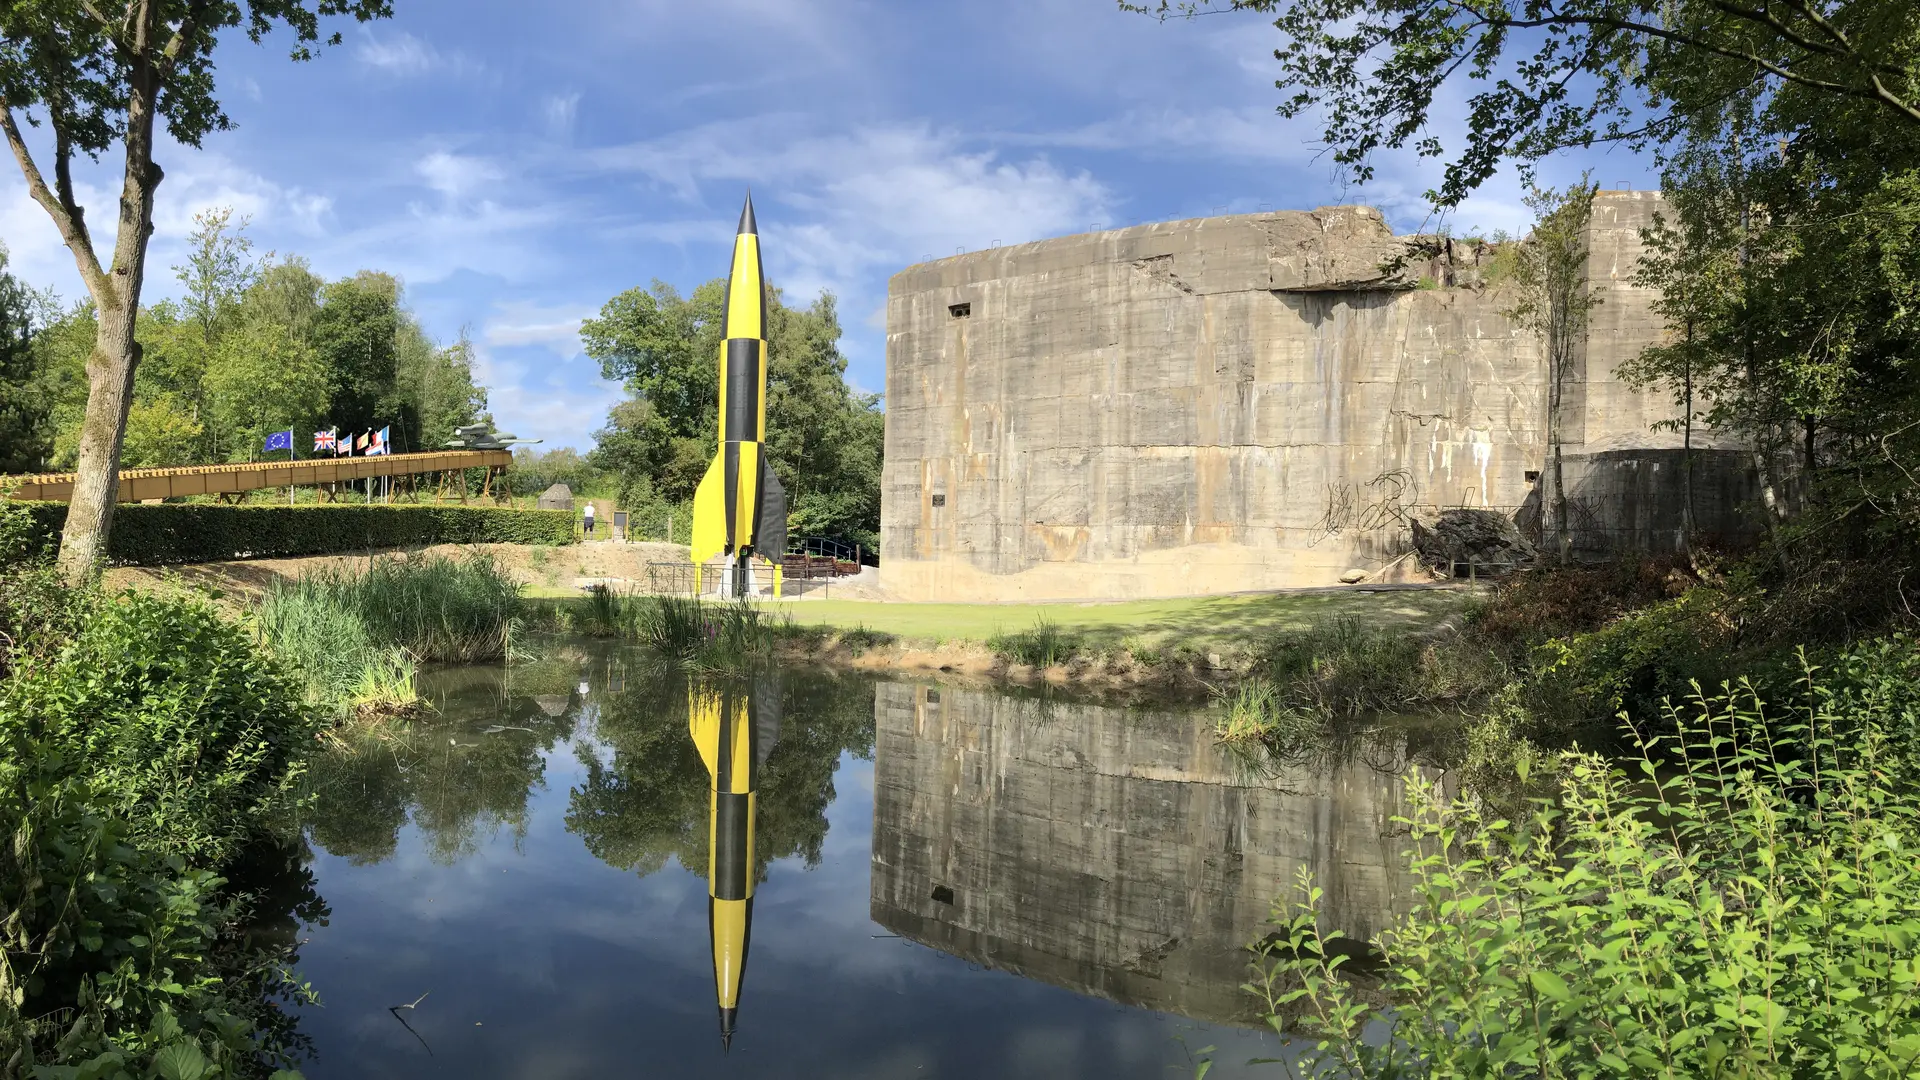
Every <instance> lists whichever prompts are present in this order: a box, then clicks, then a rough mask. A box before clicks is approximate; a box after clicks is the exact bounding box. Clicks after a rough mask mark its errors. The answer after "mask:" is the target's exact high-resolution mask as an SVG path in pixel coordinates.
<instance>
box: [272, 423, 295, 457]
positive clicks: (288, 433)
mask: <svg viewBox="0 0 1920 1080" xmlns="http://www.w3.org/2000/svg"><path fill="white" fill-rule="evenodd" d="M267 449H269V450H286V451H289V452H291V451H292V450H293V429H292V428H288V429H287V430H285V431H276V432H274V433H273V434H271V435H269V436H267Z"/></svg>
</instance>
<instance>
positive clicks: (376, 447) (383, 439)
mask: <svg viewBox="0 0 1920 1080" xmlns="http://www.w3.org/2000/svg"><path fill="white" fill-rule="evenodd" d="M368 453H373V454H391V453H393V444H392V443H390V442H388V441H387V429H386V428H381V429H380V430H379V431H376V432H374V433H373V449H372V450H370V451H368Z"/></svg>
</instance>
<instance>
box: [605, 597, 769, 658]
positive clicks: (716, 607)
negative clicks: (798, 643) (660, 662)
mask: <svg viewBox="0 0 1920 1080" xmlns="http://www.w3.org/2000/svg"><path fill="white" fill-rule="evenodd" d="M571 623H572V628H573V629H576V630H579V631H581V632H583V633H587V634H593V635H596V636H601V637H618V638H625V639H627V640H629V641H634V642H638V643H639V644H641V645H644V646H646V647H647V648H648V649H649V650H651V651H652V652H654V653H656V654H658V655H660V656H661V657H664V658H666V659H669V660H673V661H676V662H679V663H683V664H687V665H690V666H694V667H730V666H735V665H736V664H737V663H738V662H744V661H749V660H755V659H761V658H764V657H766V656H767V655H768V654H769V653H770V652H771V651H772V649H773V642H774V639H775V638H776V637H777V636H778V635H779V633H780V630H781V628H782V623H781V621H780V620H778V619H775V618H773V617H771V616H769V615H768V614H767V613H766V611H765V610H764V609H762V608H761V607H759V606H757V605H755V604H752V603H749V602H747V601H744V600H734V601H726V602H722V603H708V602H705V601H701V600H698V599H695V598H693V597H688V596H641V595H635V594H632V593H618V592H615V591H613V590H611V589H607V588H604V587H602V588H596V589H593V590H592V591H591V592H589V593H588V594H587V598H586V601H585V603H584V604H582V605H580V606H578V607H576V608H574V609H573V616H572V619H571Z"/></svg>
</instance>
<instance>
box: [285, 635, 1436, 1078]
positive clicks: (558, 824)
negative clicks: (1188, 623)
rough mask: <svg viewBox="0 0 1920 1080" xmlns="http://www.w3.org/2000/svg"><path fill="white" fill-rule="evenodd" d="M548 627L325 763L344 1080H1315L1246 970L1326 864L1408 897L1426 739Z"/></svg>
mask: <svg viewBox="0 0 1920 1080" xmlns="http://www.w3.org/2000/svg"><path fill="white" fill-rule="evenodd" d="M546 652H547V655H546V656H545V658H544V659H542V660H539V661H536V662H531V663H526V664H518V665H514V666H513V667H512V668H511V669H506V668H501V667H492V668H462V669H454V670H448V671H443V672H438V673H436V674H435V675H434V676H432V678H431V680H430V682H429V685H428V686H427V690H428V694H429V696H430V697H431V698H432V699H433V700H434V701H435V702H436V704H437V707H438V710H439V711H438V713H437V714H436V715H435V716H433V717H432V718H430V719H428V720H426V721H422V722H420V723H418V724H416V725H415V726H414V728H413V730H412V731H411V732H409V733H408V734H407V735H406V736H404V737H402V738H396V739H388V740H383V741H371V740H369V741H366V742H364V743H361V744H357V745H355V746H354V747H353V748H351V749H342V750H337V751H334V752H332V753H330V754H328V755H326V756H325V757H323V758H322V759H321V760H320V761H319V762H317V764H316V766H315V769H314V772H313V775H312V779H311V782H312V785H313V788H314V791H315V798H314V800H313V806H312V809H311V811H310V815H309V821H308V825H307V830H306V832H307V839H308V843H309V845H310V847H311V850H312V860H311V864H310V866H309V867H308V869H309V871H310V872H311V875H312V880H313V887H314V889H315V890H317V892H318V894H319V896H320V897H323V898H324V915H322V914H320V913H319V911H320V909H319V908H317V907H316V906H313V905H310V907H309V910H308V911H307V912H306V914H307V921H306V922H305V924H304V926H303V927H302V928H301V929H300V930H299V933H300V934H301V937H302V938H303V943H302V945H301V946H300V949H299V961H298V969H299V971H300V973H301V975H302V976H303V977H304V978H305V979H306V980H307V981H308V982H309V983H310V984H311V985H312V987H313V988H314V990H315V991H316V992H317V993H318V994H319V996H320V1000H321V1003H320V1004H319V1005H318V1006H305V1007H302V1008H300V1009H299V1010H298V1015H297V1023H298V1026H299V1030H300V1032H301V1033H302V1035H303V1037H304V1039H305V1040H307V1041H308V1042H309V1046H310V1057H309V1060H307V1062H306V1063H305V1064H304V1065H303V1069H304V1071H305V1072H306V1074H307V1075H308V1076H309V1077H312V1078H315V1080H324V1078H332V1077H340V1078H344V1077H412V1076H423V1075H446V1076H459V1077H475V1078H491V1077H501V1078H505V1077H601V1076H611V1075H672V1076H676V1077H680V1076H687V1077H698V1076H749V1075H750V1076H755V1077H779V1076H835V1077H865V1076H872V1077H908V1076H910V1077H941V1076H947V1077H975V1076H996V1077H1022V1076H1034V1077H1039V1076H1046V1077H1079V1076H1085V1077H1172V1076H1192V1075H1193V1072H1194V1068H1195V1066H1196V1064H1197V1063H1198V1062H1199V1060H1200V1059H1201V1058H1202V1057H1203V1056H1210V1057H1212V1058H1213V1059H1214V1060H1215V1064H1214V1067H1213V1071H1212V1072H1211V1073H1210V1074H1209V1075H1211V1076H1214V1077H1219V1076H1235V1075H1280V1074H1283V1073H1284V1070H1282V1069H1279V1068H1278V1067H1277V1066H1263V1065H1248V1064H1247V1063H1248V1061H1249V1059H1252V1058H1262V1057H1274V1056H1282V1055H1283V1054H1284V1052H1285V1048H1284V1047H1283V1046H1281V1045H1280V1043H1279V1040H1278V1039H1277V1038H1276V1037H1275V1036H1273V1035H1272V1034H1271V1033H1270V1032H1267V1031H1265V1030H1264V1029H1263V1028H1262V1027H1261V1026H1260V1018H1259V1016H1258V1013H1257V1012H1256V1010H1255V1007H1254V1006H1255V1004H1256V1003H1255V1001H1254V999H1253V998H1252V997H1251V996H1250V995H1248V994H1247V993H1246V992H1244V991H1243V990H1241V989H1240V986H1241V984H1242V983H1243V982H1244V981H1245V980H1246V978H1247V975H1248V970H1247V961H1248V959H1249V954H1248V953H1247V952H1246V950H1245V946H1246V944H1247V943H1248V942H1250V941H1253V940H1255V939H1257V938H1258V937H1260V936H1261V935H1262V934H1263V933H1264V932H1265V930H1264V925H1263V924H1264V923H1265V920H1266V918H1267V914H1268V910H1269V906H1270V903H1271V901H1272V900H1273V898H1274V897H1275V896H1276V895H1278V894H1281V893H1283V892H1285V891H1286V889H1287V888H1288V887H1289V886H1290V885H1291V883H1292V882H1293V881H1294V880H1295V877H1296V874H1297V872H1298V871H1299V869H1300V868H1301V867H1303V866H1304V867H1311V868H1312V869H1313V871H1314V872H1315V874H1316V875H1317V876H1318V877H1319V879H1320V882H1321V883H1322V884H1323V885H1324V886H1325V887H1326V889H1327V890H1328V895H1329V898H1330V902H1331V904H1332V907H1333V910H1334V911H1335V912H1336V913H1337V914H1338V915H1340V916H1341V917H1342V919H1341V921H1342V922H1343V923H1344V924H1345V927H1346V928H1347V929H1349V930H1352V931H1354V932H1358V933H1362V934H1365V933H1370V932H1372V931H1373V930H1374V929H1376V928H1377V927H1378V926H1380V925H1381V923H1382V922H1383V921H1385V920H1387V919H1389V918H1390V917H1391V914H1392V912H1393V911H1394V910H1395V909H1396V908H1397V907H1398V906H1400V905H1401V904H1402V903H1403V902H1404V899H1405V881H1404V878H1403V876H1402V875H1401V874H1400V873H1398V872H1396V869H1395V868H1397V867H1398V866H1400V865H1401V862H1402V860H1401V858H1400V856H1399V854H1398V852H1399V851H1400V849H1401V847H1402V846H1403V844H1402V841H1401V840H1400V839H1398V838H1396V837H1395V836H1394V835H1393V833H1394V830H1393V828H1392V826H1391V825H1390V818H1391V816H1392V814H1393V813H1394V810H1395V807H1396V806H1397V800H1398V796H1399V791H1400V781H1399V779H1398V775H1399V771H1400V769H1401V767H1402V763H1401V762H1399V761H1395V760H1386V761H1374V762H1367V761H1355V762H1351V763H1348V764H1345V765H1342V766H1340V767H1338V768H1323V769H1316V770H1305V771H1303V770H1294V771H1290V772H1289V771H1283V772H1281V773H1279V774H1278V775H1270V774H1269V773H1268V771H1267V770H1263V769H1254V768H1250V767H1248V766H1247V765H1246V764H1245V763H1244V762H1242V761H1239V760H1237V759H1236V758H1235V757H1234V756H1232V755H1230V754H1226V753H1223V752H1222V751H1221V750H1220V749H1219V748H1218V747H1217V746H1216V745H1215V743H1214V740H1213V738H1212V731H1211V721H1210V719H1209V717H1207V716H1206V715H1205V714H1204V713H1202V712H1201V711H1198V710H1186V711H1181V710H1159V709H1139V708H1132V709H1127V708H1116V707H1107V706H1101V705H1093V704H1079V703H1070V702H1064V701H1060V700H1047V699H1042V698H1036V697H1033V696H1022V695H1015V694H1010V693H1004V692H999V691H993V690H983V689H965V688H960V687H955V686H940V685H937V684H934V683H931V682H927V681H912V680H897V681H887V680H880V681H875V680H872V679H868V678H864V677H860V678H856V677H852V676H840V677H836V676H833V675H828V674H824V673H818V672H793V671H790V672H782V673H771V674H765V675H761V676H760V677H758V678H756V679H753V680H748V681H744V682H739V683H706V682H698V681H696V682H693V683H689V681H688V680H687V679H686V678H685V677H683V676H667V675H662V674H660V673H658V671H657V670H655V669H652V668H650V667H649V666H648V665H647V664H646V663H645V661H644V660H643V659H642V658H641V657H640V656H639V655H638V654H636V653H633V652H630V651H627V650H625V649H623V648H619V647H612V646H606V645H597V644H590V643H584V642H558V643H554V644H552V645H551V646H550V647H549V648H548V649H547V651H546ZM690 714H691V715H690ZM694 733H699V734H700V736H701V738H700V742H701V743H702V744H703V745H696V739H695V738H694V737H693V736H694ZM710 763H711V764H710ZM716 784H719V785H720V786H721V787H722V789H723V795H721V796H715V795H714V794H713V790H714V787H715V785H716ZM748 791H751V793H752V795H751V801H750V802H749V801H748V800H747V798H746V796H745V793H746V792H748ZM735 795H738V796H740V797H739V798H737V799H736V798H733V796H735ZM747 897H750V899H748V898H747ZM1209 1047H1211V1048H1213V1049H1212V1051H1211V1053H1210V1054H1203V1050H1204V1049H1205V1048H1209Z"/></svg>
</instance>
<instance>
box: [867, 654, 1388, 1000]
mask: <svg viewBox="0 0 1920 1080" xmlns="http://www.w3.org/2000/svg"><path fill="white" fill-rule="evenodd" d="M1036 710H1044V711H1043V712H1042V711H1036ZM874 720H875V728H876V733H875V749H874V810H873V820H874V825H873V874H872V897H871V900H872V914H873V918H874V920H875V921H877V922H879V923H880V924H881V925H883V926H886V927H888V928H890V929H892V930H894V931H895V932H897V933H899V934H902V935H903V936H906V937H909V938H912V939H913V940H915V941H919V942H921V943H923V944H926V945H929V946H931V947H933V948H936V949H939V950H941V951H942V952H947V953H952V954H954V955H956V956H960V957H964V958H965V959H968V960H971V961H974V962H975V963H979V964H983V965H986V966H989V967H995V968H1003V969H1007V970H1012V971H1015V972H1018V973H1019V974H1021V975H1024V976H1027V977H1031V978H1037V979H1041V980H1044V981H1046V982H1051V983H1055V984H1057V985H1060V986H1066V987H1070V988H1072V989H1073V990H1076V991H1079V992H1081V993H1091V994H1098V995H1101V996H1103V997H1107V998H1111V999H1113V1000H1117V1001H1123V1002H1127V1003H1129V1004H1134V1005H1140V1006H1144V1007H1146V1008H1151V1009H1159V1010H1163V1011H1167V1012H1175V1013H1180V1014H1183V1015H1186V1016H1193V1017H1199V1018H1203V1019H1207V1020H1214V1021H1221V1022H1229V1023H1253V1022H1256V1021H1257V1016H1256V1013H1255V1011H1254V1009H1253V1005H1254V1000H1253V998H1252V997H1251V996H1249V995H1247V994H1246V993H1245V992H1243V991H1242V990H1241V989H1240V985H1241V984H1242V983H1244V982H1245V981H1246V978H1247V974H1248V971H1247V964H1248V962H1249V961H1250V960H1251V959H1252V957H1251V955H1250V954H1249V953H1248V952H1247V951H1246V948H1245V947H1246V946H1247V945H1248V944H1249V943H1250V942H1253V941H1255V940H1257V939H1259V938H1261V937H1262V936H1264V935H1265V934H1266V933H1267V932H1268V930H1269V929H1270V928H1269V927H1268V926H1267V925H1266V922H1267V917H1268V913H1269V910H1270V906H1271V904H1272V902H1273V901H1274V899H1276V898H1277V897H1282V896H1285V895H1287V894H1288V891H1289V890H1290V889H1291V888H1292V886H1293V885H1294V883H1295V882H1296V880H1297V874H1298V872H1299V871H1300V869H1302V868H1307V869H1311V870H1312V871H1313V873H1314V876H1315V878H1316V880H1317V881H1318V883H1319V884H1320V885H1322V886H1323V887H1324V888H1325V889H1326V890H1327V897H1326V902H1327V910H1328V912H1329V913H1330V920H1329V921H1330V922H1334V923H1338V925H1339V928H1340V929H1342V930H1345V931H1347V932H1350V933H1353V934H1357V935H1360V936H1362V937H1366V936H1370V935H1372V934H1373V933H1375V932H1377V931H1378V930H1380V929H1381V928H1382V927H1383V926H1384V925H1386V924H1387V923H1388V922H1389V921H1391V919H1392V917H1393V915H1394V913H1396V912H1399V911H1404V910H1405V908H1406V904H1407V903H1408V899H1409V893H1408V878H1407V875H1406V871H1405V869H1404V868H1405V866H1406V860H1405V858H1404V857H1403V856H1402V855H1401V852H1402V851H1403V850H1404V849H1405V847H1406V846H1407V841H1406V839H1405V837H1404V835H1400V834H1399V833H1398V831H1397V830H1396V829H1395V827H1394V826H1393V825H1392V822H1391V819H1392V817H1393V815H1394V814H1395V813H1397V812H1399V807H1400V805H1401V804H1400V797H1401V781H1400V779H1399V776H1400V767H1401V766H1402V764H1403V763H1402V762H1400V761H1397V760H1395V761H1382V762H1377V763H1375V764H1376V765H1377V766H1379V767H1378V768H1377V769H1376V768H1371V767H1369V766H1367V765H1359V764H1356V765H1352V766H1347V767H1342V768H1339V769H1335V770H1332V771H1329V772H1325V773H1317V774H1309V773H1300V774H1289V775H1283V776H1280V777H1278V778H1274V779H1259V778H1253V777H1249V776H1247V775H1245V773H1244V771H1243V770H1240V769H1237V768H1236V767H1235V765H1234V764H1233V762H1232V761H1230V760H1229V759H1228V758H1226V757H1225V756H1224V755H1223V754H1222V753H1221V752H1220V750H1219V749H1218V747H1217V746H1216V745H1215V742H1214V739H1213V733H1212V730H1211V728H1210V727H1209V726H1208V722H1207V720H1206V718H1205V717H1200V716H1191V715H1190V716H1185V717H1180V716H1170V715H1157V714H1150V713H1144V712H1140V711H1128V710H1122V709H1107V708H1098V707H1091V706H1077V705H1076V706H1064V705H1053V706H1040V705H1038V704H1037V703H1035V702H1031V701H1022V700H1019V699H1015V698H1010V697H1008V696H1006V695H1002V694H989V693H975V692H971V691H966V690H959V689H954V688H952V687H947V688H942V689H934V688H930V687H925V686H915V685H910V684H905V683H891V684H882V685H881V686H879V687H878V692H877V694H876V696H875V699H874ZM1329 928H1330V929H1331V927H1329Z"/></svg>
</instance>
